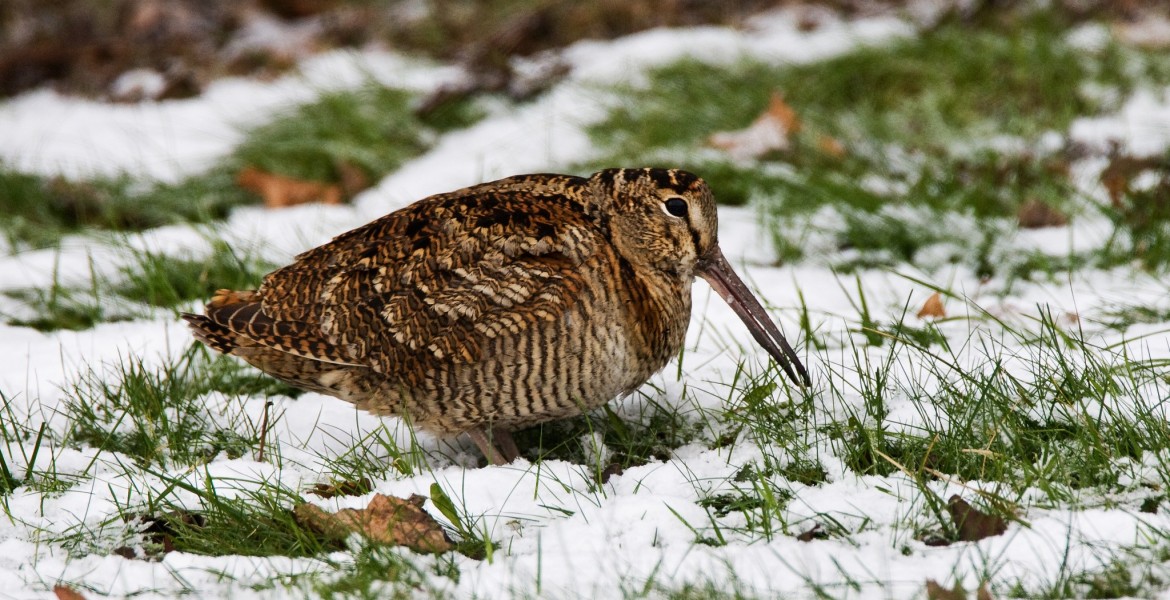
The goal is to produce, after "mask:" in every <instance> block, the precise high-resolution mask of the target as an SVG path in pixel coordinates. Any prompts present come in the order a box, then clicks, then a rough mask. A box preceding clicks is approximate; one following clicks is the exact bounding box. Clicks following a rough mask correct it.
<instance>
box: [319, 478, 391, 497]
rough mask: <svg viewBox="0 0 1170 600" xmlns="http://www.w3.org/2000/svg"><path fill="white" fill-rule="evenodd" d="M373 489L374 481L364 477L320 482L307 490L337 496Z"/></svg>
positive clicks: (359, 494) (353, 494) (324, 495)
mask: <svg viewBox="0 0 1170 600" xmlns="http://www.w3.org/2000/svg"><path fill="white" fill-rule="evenodd" d="M373 490H374V483H373V482H371V481H370V479H369V478H368V477H362V478H361V479H358V480H357V481H335V482H333V483H318V484H316V485H314V486H313V487H311V488H309V489H308V490H306V492H307V493H309V494H313V495H315V496H320V497H322V498H336V497H337V496H361V495H363V494H368V493H370V492H371V491H373Z"/></svg>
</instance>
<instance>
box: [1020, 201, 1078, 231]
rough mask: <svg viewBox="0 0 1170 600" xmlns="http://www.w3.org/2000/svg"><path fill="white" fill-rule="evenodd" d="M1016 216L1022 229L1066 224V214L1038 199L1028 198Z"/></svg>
mask: <svg viewBox="0 0 1170 600" xmlns="http://www.w3.org/2000/svg"><path fill="white" fill-rule="evenodd" d="M1016 218H1017V220H1018V221H1019V224H1020V227H1023V228H1024V229H1041V228H1044V227H1060V226H1062V225H1068V216H1067V215H1065V214H1064V213H1062V212H1060V211H1059V210H1056V209H1055V208H1053V207H1051V206H1049V205H1047V204H1045V203H1043V202H1041V201H1039V200H1029V201H1028V202H1026V203H1024V205H1023V206H1021V207H1020V210H1019V211H1018V212H1017V213H1016Z"/></svg>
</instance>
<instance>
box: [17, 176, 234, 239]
mask: <svg viewBox="0 0 1170 600" xmlns="http://www.w3.org/2000/svg"><path fill="white" fill-rule="evenodd" d="M250 202H252V200H251V198H250V197H249V196H248V195H247V194H245V193H244V191H243V190H241V189H240V188H239V187H238V186H236V185H235V181H234V175H233V173H232V172H231V171H230V170H229V169H226V168H223V167H218V168H215V169H212V170H211V171H209V172H208V173H205V174H203V175H198V176H193V177H189V178H187V179H184V180H182V181H180V182H177V183H151V184H146V185H144V184H142V183H141V182H138V181H135V180H133V179H131V178H130V176H128V175H125V176H120V177H107V178H98V179H94V180H90V181H69V180H66V179H64V178H61V177H52V178H45V177H40V176H36V175H27V174H23V173H17V172H14V171H10V170H7V169H4V168H3V165H0V212H2V213H4V214H5V215H7V217H8V218H6V219H4V221H3V222H2V223H0V231H3V234H4V236H5V237H6V238H7V242H8V244H9V246H11V247H13V248H21V247H29V248H46V247H51V246H54V245H56V244H57V243H58V242H59V241H60V239H61V237H63V236H65V235H68V234H76V233H85V232H88V231H91V230H107V231H142V230H145V229H150V228H152V227H158V226H161V225H168V224H173V223H181V222H194V223H205V222H208V221H212V220H215V219H221V218H223V217H225V216H227V213H228V211H229V210H230V209H231V208H232V207H233V206H237V205H240V204H245V203H250Z"/></svg>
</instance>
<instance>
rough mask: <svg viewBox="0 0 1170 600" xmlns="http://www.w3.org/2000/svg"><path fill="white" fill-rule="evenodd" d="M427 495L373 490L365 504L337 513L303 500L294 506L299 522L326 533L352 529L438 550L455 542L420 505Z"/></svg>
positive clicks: (400, 543)
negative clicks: (405, 496) (397, 495)
mask: <svg viewBox="0 0 1170 600" xmlns="http://www.w3.org/2000/svg"><path fill="white" fill-rule="evenodd" d="M424 502H426V498H424V497H422V496H419V495H412V496H411V497H410V498H409V499H405V500H404V499H402V498H395V497H393V496H385V495H383V494H375V495H374V498H373V499H372V500H370V503H369V505H368V506H366V508H343V509H341V510H339V511H337V512H336V513H330V512H326V511H325V510H324V509H322V508H321V507H319V506H316V505H313V504H309V503H304V504H298V505H297V506H296V507H294V508H293V516H294V517H295V518H296V520H297V522H298V523H300V524H301V525H302V526H304V527H307V528H309V529H312V530H314V531H317V532H318V533H321V534H323V535H325V536H327V537H330V538H333V539H338V540H344V539H345V538H346V537H349V535H350V534H352V533H358V534H360V535H362V536H364V537H366V538H367V539H369V540H371V541H374V542H378V543H381V544H389V545H392V546H406V547H407V548H410V549H411V550H414V551H415V552H428V553H441V552H446V551H448V550H451V549H453V548H454V547H455V545H454V544H453V543H452V542H451V540H450V539H449V538H448V537H447V534H446V533H445V532H444V531H443V528H442V527H440V526H439V523H438V522H437V521H435V519H434V517H432V516H431V515H429V514H427V512H426V511H425V510H423V509H422V505H423V503H424Z"/></svg>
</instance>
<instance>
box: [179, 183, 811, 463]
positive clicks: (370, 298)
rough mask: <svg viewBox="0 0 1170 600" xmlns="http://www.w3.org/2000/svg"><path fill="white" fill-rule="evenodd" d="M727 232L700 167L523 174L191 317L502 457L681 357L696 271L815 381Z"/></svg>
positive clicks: (241, 345) (216, 339) (278, 364)
mask: <svg viewBox="0 0 1170 600" xmlns="http://www.w3.org/2000/svg"><path fill="white" fill-rule="evenodd" d="M717 232H718V222H717V217H716V213H715V199H714V198H713V197H712V194H711V190H710V188H708V187H707V184H706V183H705V182H704V181H703V180H702V179H700V178H698V177H696V176H695V175H692V174H691V173H688V172H686V171H680V170H670V169H608V170H605V171H600V172H598V173H594V174H593V175H592V176H591V177H589V178H587V179H586V178H582V177H573V176H569V175H521V176H516V177H509V178H507V179H501V180H499V181H493V182H491V183H484V184H481V185H476V186H472V187H469V188H464V189H462V190H458V191H455V192H450V193H446V194H438V195H435V196H431V197H429V198H425V199H423V200H420V201H418V202H415V203H414V204H411V205H409V206H407V207H405V208H403V209H401V210H397V211H394V212H392V213H390V214H388V215H386V216H384V217H382V218H379V219H377V220H375V221H373V222H371V223H368V224H366V225H364V226H362V227H359V228H357V229H354V230H352V231H349V232H347V233H343V234H341V235H340V236H338V237H336V238H334V239H333V241H331V242H329V243H327V244H324V245H322V246H319V247H317V248H314V249H312V250H309V251H307V252H304V253H303V254H301V255H299V256H297V258H296V261H295V262H293V263H292V264H290V265H288V266H286V267H284V268H282V269H278V270H276V271H274V272H272V273H270V274H268V275H267V276H265V278H264V282H263V283H262V284H261V286H260V289H258V290H249V291H232V290H219V291H218V292H216V294H215V296H214V297H212V299H211V301H210V303H208V305H207V308H206V310H205V313H206V314H204V315H193V314H184V315H183V318H184V319H186V320H187V322H188V323H190V325H191V328H192V329H193V330H194V334H195V337H196V338H198V339H199V340H200V341H202V342H204V343H205V344H207V345H208V346H211V347H212V348H214V349H215V350H217V351H219V352H222V353H224V354H230V355H232V356H238V357H240V358H242V359H244V360H245V361H247V362H248V363H251V364H252V365H253V366H255V367H256V368H258V369H260V370H261V371H264V372H265V373H268V374H270V375H272V376H274V377H276V378H278V379H281V380H283V381H286V382H288V383H290V384H292V385H294V386H296V387H299V388H303V389H307V390H312V391H316V392H321V393H324V394H329V395H332V396H336V397H338V398H341V399H343V400H346V401H348V402H352V403H353V404H355V405H356V406H357V407H358V408H361V409H365V410H368V411H371V412H373V413H376V414H388V415H400V416H403V417H405V418H407V419H409V420H410V421H411V422H413V423H414V424H415V425H418V426H420V427H422V428H423V429H425V430H428V431H431V432H433V433H435V434H437V435H439V436H454V435H458V434H460V433H465V432H466V433H468V434H469V435H470V437H471V439H472V440H473V441H474V442H475V443H476V445H477V446H479V448H480V450H482V451H483V453H484V455H485V456H486V457H487V459H488V460H489V461H491V462H493V463H495V464H504V463H506V462H511V461H512V460H513V459H515V458H516V457H517V455H518V454H519V453H518V451H517V448H516V444H515V443H514V442H513V441H512V437H511V433H510V432H511V431H513V430H515V429H518V428H521V427H526V426H529V425H535V424H537V423H543V422H545V421H552V420H555V419H562V418H565V417H570V416H573V415H577V414H580V413H582V412H584V411H588V410H590V409H593V408H596V407H598V406H600V405H602V404H604V403H606V402H608V401H609V400H611V399H613V398H615V397H617V396H619V395H621V394H623V393H626V392H630V391H632V390H634V389H636V388H637V387H639V386H640V385H642V384H643V383H645V381H646V380H647V379H649V378H650V376H651V375H653V374H654V373H656V372H657V371H658V370H660V369H662V368H663V367H664V366H666V363H667V362H668V361H670V359H671V358H673V357H675V356H677V355H678V353H679V350H680V349H681V348H682V345H683V341H684V336H685V334H686V330H687V325H688V323H689V322H690V316H691V284H692V283H693V282H694V279H695V276H699V277H702V278H703V279H705V280H707V282H708V283H710V284H711V287H713V288H714V289H715V291H716V292H718V294H719V295H720V296H721V297H722V298H723V299H724V300H725V301H726V302H728V303H729V304H730V305H731V307H732V308H733V309H735V312H736V314H738V315H739V317H740V318H741V319H742V320H743V322H744V323H745V324H747V326H748V329H750V330H751V333H752V335H753V337H754V338H755V339H756V341H757V342H758V343H759V344H760V345H761V346H763V347H764V348H765V349H766V350H767V351H768V353H769V354H771V356H772V357H773V358H775V359H776V361H777V363H779V365H780V366H781V367H783V369H784V371H785V372H786V373H787V375H788V376H789V378H791V379H792V380H793V381H794V382H796V383H797V384H798V385H808V384H809V377H808V372H807V371H806V370H805V368H804V366H803V365H802V364H801V363H800V360H799V358H797V356H796V353H795V352H794V351H793V350H792V348H791V347H790V346H789V345H788V342H787V341H786V340H785V339H784V336H783V335H781V333H780V331H779V330H778V329H777V328H776V326H775V324H773V323H772V321H771V319H769V318H768V316H767V314H766V313H765V312H764V308H763V307H762V306H760V303H759V302H758V301H757V300H756V299H755V297H754V296H752V294H751V292H749V291H748V289H747V287H746V286H745V285H744V284H743V282H742V281H741V280H740V279H739V277H737V276H736V275H735V273H734V272H733V271H732V269H731V266H730V265H729V264H728V263H727V260H726V259H724V257H723V253H722V252H721V251H720V249H719V243H718V239H717Z"/></svg>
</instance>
